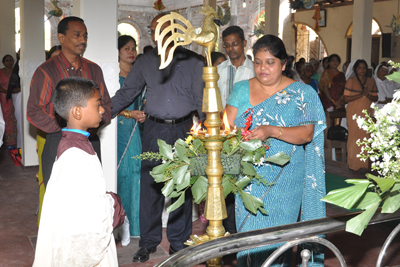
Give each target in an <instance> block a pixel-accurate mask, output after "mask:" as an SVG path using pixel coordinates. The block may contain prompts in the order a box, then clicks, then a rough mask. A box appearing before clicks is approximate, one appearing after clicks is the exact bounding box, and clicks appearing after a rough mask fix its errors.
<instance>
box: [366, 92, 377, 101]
mask: <svg viewBox="0 0 400 267" xmlns="http://www.w3.org/2000/svg"><path fill="white" fill-rule="evenodd" d="M367 98H368V99H369V100H371V101H372V102H376V101H378V96H377V95H370V94H368V95H367Z"/></svg>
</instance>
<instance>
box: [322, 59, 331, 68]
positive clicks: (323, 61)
mask: <svg viewBox="0 0 400 267" xmlns="http://www.w3.org/2000/svg"><path fill="white" fill-rule="evenodd" d="M328 59H329V58H328V57H324V58H323V59H322V67H323V66H324V63H325V61H327V60H328ZM328 69H329V65H328Z"/></svg>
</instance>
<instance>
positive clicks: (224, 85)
mask: <svg viewBox="0 0 400 267" xmlns="http://www.w3.org/2000/svg"><path fill="white" fill-rule="evenodd" d="M245 56H246V55H245ZM217 68H218V74H219V80H218V88H219V91H220V93H221V100H222V106H223V107H224V108H225V105H226V102H227V101H228V98H229V95H230V93H231V91H232V88H233V85H234V84H235V83H237V82H240V81H243V80H248V79H251V78H253V77H254V76H255V73H254V64H253V62H252V61H251V60H250V59H249V58H247V56H246V60H245V61H244V62H243V65H241V66H239V67H238V68H237V69H236V67H235V66H233V65H232V62H231V60H230V59H229V58H228V59H227V60H225V61H224V62H222V63H221V64H219V65H218V67H217Z"/></svg>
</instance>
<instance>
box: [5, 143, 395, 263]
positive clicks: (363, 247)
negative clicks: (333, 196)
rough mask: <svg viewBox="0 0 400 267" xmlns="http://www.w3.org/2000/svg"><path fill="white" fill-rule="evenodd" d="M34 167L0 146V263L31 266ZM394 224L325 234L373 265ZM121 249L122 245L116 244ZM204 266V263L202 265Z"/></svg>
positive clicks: (351, 259)
mask: <svg viewBox="0 0 400 267" xmlns="http://www.w3.org/2000/svg"><path fill="white" fill-rule="evenodd" d="M326 169H327V170H326V171H327V172H328V173H333V174H336V175H339V176H343V177H348V178H363V177H364V175H362V174H359V173H357V172H353V171H350V170H348V169H343V168H338V167H334V166H330V165H327V166H326ZM36 172H37V167H28V168H24V167H15V166H14V165H13V163H12V160H11V157H10V156H9V155H8V151H7V148H6V147H4V146H3V147H1V148H0V240H1V242H0V267H14V266H18V267H24V266H31V265H32V263H33V258H34V250H33V248H32V245H31V243H30V241H29V239H28V237H30V236H36V235H37V217H36V216H35V215H34V213H35V211H36V208H37V205H38V185H37V182H36V176H35V175H36ZM343 212H344V213H345V212H346V211H344V210H342V209H340V208H337V207H332V206H329V207H328V209H327V215H328V216H331V215H335V214H338V213H343ZM205 228H206V225H205V224H202V223H201V221H200V220H197V221H196V222H194V223H193V233H194V234H203V233H204V231H205ZM393 228H394V225H393V224H391V225H389V224H378V225H372V226H368V228H367V229H366V230H365V231H364V233H363V235H362V236H361V237H359V236H356V235H354V234H350V233H346V232H344V231H342V232H336V233H332V234H328V235H327V239H328V240H329V241H331V242H332V243H333V244H334V245H335V246H337V247H338V249H339V250H340V251H341V252H342V254H343V255H344V257H345V259H346V262H347V266H350V267H351V266H357V267H370V266H375V264H376V259H377V257H378V254H379V251H380V249H381V246H382V245H383V242H384V241H385V239H386V238H387V236H388V235H389V233H390V231H391V230H392V229H393ZM168 248H169V242H168V240H167V238H166V231H165V230H164V231H163V241H162V242H161V244H160V249H163V250H165V252H168ZM117 249H118V250H121V245H120V244H117ZM325 251H326V257H325V266H328V267H336V266H339V263H338V261H337V259H336V258H335V257H334V256H333V253H332V252H330V251H329V250H328V249H326V250H325ZM399 252H400V236H398V237H397V238H395V240H394V242H393V244H392V245H391V246H390V248H389V250H388V253H387V256H386V257H385V261H384V264H383V266H399V265H400V253H399ZM125 257H127V259H124V260H125V262H131V260H132V257H133V254H132V255H127V256H125ZM164 258H165V257H161V258H150V260H149V261H147V262H145V263H140V264H139V263H130V264H124V265H121V266H123V267H131V266H138V267H139V266H140V267H147V266H154V265H155V264H156V263H158V262H160V261H161V260H163V259H164ZM224 263H225V266H236V260H235V259H234V257H233V256H230V257H226V258H224ZM202 266H204V265H202Z"/></svg>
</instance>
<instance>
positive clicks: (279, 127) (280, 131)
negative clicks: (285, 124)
mask: <svg viewBox="0 0 400 267" xmlns="http://www.w3.org/2000/svg"><path fill="white" fill-rule="evenodd" d="M278 129H279V135H278V136H277V137H276V138H279V137H281V135H282V134H283V132H282V127H281V126H278Z"/></svg>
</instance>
